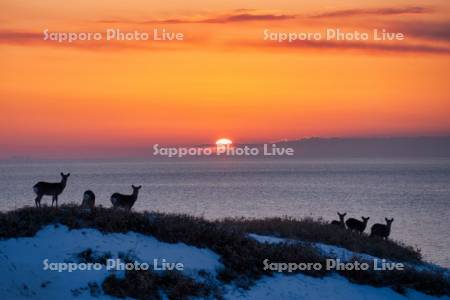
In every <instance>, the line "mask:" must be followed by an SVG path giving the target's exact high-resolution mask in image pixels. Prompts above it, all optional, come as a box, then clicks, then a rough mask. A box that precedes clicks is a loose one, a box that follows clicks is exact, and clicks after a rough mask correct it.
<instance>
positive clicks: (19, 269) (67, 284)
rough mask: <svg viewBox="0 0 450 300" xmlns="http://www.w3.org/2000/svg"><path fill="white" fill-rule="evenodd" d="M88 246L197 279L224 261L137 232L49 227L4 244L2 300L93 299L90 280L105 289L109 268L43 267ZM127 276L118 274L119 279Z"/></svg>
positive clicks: (1, 255)
mask: <svg viewBox="0 0 450 300" xmlns="http://www.w3.org/2000/svg"><path fill="white" fill-rule="evenodd" d="M88 248H91V249H92V250H93V251H95V253H98V254H105V253H111V255H112V257H113V258H117V257H118V255H119V253H128V254H130V255H131V256H132V257H135V258H136V260H138V261H139V262H150V263H152V262H153V259H155V258H156V259H160V260H162V259H165V260H166V261H167V262H181V263H183V264H184V268H185V273H187V274H188V275H192V276H195V275H196V273H197V272H198V271H199V270H205V271H207V272H210V273H214V272H216V269H218V268H221V267H222V265H221V263H220V262H219V258H220V257H219V256H218V255H217V254H216V253H214V252H212V251H210V250H208V249H199V248H196V247H192V246H188V245H186V244H182V243H178V244H169V243H163V242H160V241H158V240H157V239H155V238H153V237H150V236H146V235H142V234H138V233H133V232H129V233H127V234H121V233H112V234H102V233H101V232H99V231H98V230H95V229H80V230H69V229H68V228H67V227H65V226H58V227H55V226H47V227H45V228H43V229H42V230H40V231H39V232H38V233H37V234H36V235H35V236H34V237H31V238H17V239H8V240H3V241H0V299H20V298H29V297H32V298H35V299H63V298H65V299H71V298H75V299H88V298H91V296H90V292H89V290H87V289H85V288H86V287H88V284H89V283H90V282H97V283H98V285H99V286H101V283H102V281H103V280H104V279H105V278H106V276H108V275H109V274H111V273H110V272H111V271H108V270H106V268H104V269H102V270H100V271H97V270H91V271H80V270H77V271H73V272H70V273H69V272H67V271H63V272H58V271H51V270H44V269H43V266H44V264H43V261H44V260H45V259H49V261H50V262H76V261H77V257H76V256H77V254H78V253H80V252H82V251H84V250H86V249H88ZM123 273H124V271H117V275H118V276H121V275H123ZM83 288H84V289H83ZM105 297H106V296H105ZM106 298H108V297H106ZM94 299H98V298H94Z"/></svg>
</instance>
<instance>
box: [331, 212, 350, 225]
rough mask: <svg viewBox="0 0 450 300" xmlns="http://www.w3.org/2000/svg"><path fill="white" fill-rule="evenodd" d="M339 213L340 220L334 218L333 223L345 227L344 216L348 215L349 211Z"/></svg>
mask: <svg viewBox="0 0 450 300" xmlns="http://www.w3.org/2000/svg"><path fill="white" fill-rule="evenodd" d="M337 214H338V216H339V221H338V220H333V221H331V224H332V225H337V226H341V227H343V228H345V222H344V218H345V216H346V215H347V213H343V214H341V213H340V212H337Z"/></svg>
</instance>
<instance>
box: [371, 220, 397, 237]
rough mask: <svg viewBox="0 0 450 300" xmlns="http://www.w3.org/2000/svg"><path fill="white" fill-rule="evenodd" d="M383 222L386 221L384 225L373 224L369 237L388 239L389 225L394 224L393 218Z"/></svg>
mask: <svg viewBox="0 0 450 300" xmlns="http://www.w3.org/2000/svg"><path fill="white" fill-rule="evenodd" d="M384 220H385V221H386V225H384V224H379V223H377V224H373V226H372V228H371V229H370V231H371V232H370V236H371V237H381V238H382V239H387V238H388V237H389V235H390V234H391V225H392V222H394V218H392V219H388V218H384Z"/></svg>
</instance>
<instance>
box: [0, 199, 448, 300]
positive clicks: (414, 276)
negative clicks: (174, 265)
mask: <svg viewBox="0 0 450 300" xmlns="http://www.w3.org/2000/svg"><path fill="white" fill-rule="evenodd" d="M48 224H63V225H66V226H68V227H69V228H71V229H78V228H96V229H98V230H100V231H102V232H104V233H110V232H122V233H126V232H128V231H134V232H138V233H141V234H145V235H151V236H154V237H155V238H157V239H158V240H160V241H163V242H168V243H178V242H183V243H186V244H188V245H192V246H196V247H200V248H208V249H211V250H212V251H214V252H216V253H217V254H218V255H220V257H221V263H222V264H223V265H224V268H223V269H222V270H220V271H219V273H218V275H217V278H215V280H217V281H220V282H222V283H233V284H235V285H237V286H239V287H242V288H249V287H251V285H252V284H253V283H254V282H255V281H256V280H257V279H259V278H261V276H264V275H268V276H271V275H272V274H273V273H272V271H270V270H264V269H263V261H264V260H265V259H268V260H269V261H270V262H278V263H292V262H295V263H302V262H304V263H309V262H319V263H321V264H323V265H325V259H326V258H325V257H323V256H322V255H321V254H320V253H318V251H317V250H316V249H315V248H314V247H312V246H311V245H309V244H292V243H284V244H268V243H259V242H257V241H255V240H253V239H251V238H248V236H247V233H248V232H254V233H259V234H266V235H274V236H282V237H287V238H298V239H302V240H306V241H311V242H323V243H328V244H334V245H339V246H342V247H345V248H348V249H350V250H352V251H355V252H364V253H368V254H372V255H374V256H378V257H383V258H391V259H395V260H399V261H404V262H421V255H420V252H419V251H417V250H416V249H413V248H411V247H408V246H405V245H402V244H400V243H397V242H393V241H384V240H380V239H371V238H369V237H367V236H366V235H359V234H354V233H350V232H348V231H346V230H342V229H340V228H337V227H336V226H331V225H328V224H325V223H324V222H321V221H314V220H311V219H304V220H295V219H289V218H270V219H263V220H249V219H225V220H221V221H216V222H211V221H207V220H205V219H203V218H198V217H193V216H188V215H174V214H161V213H148V212H144V213H138V212H124V211H120V210H113V209H107V208H101V207H100V208H96V209H95V210H93V211H86V210H83V209H80V208H79V207H78V206H74V205H64V206H61V207H60V208H59V209H56V208H51V207H43V208H39V209H36V208H29V207H28V208H22V209H19V210H15V211H11V212H6V213H0V238H12V237H25V236H28V237H29V236H33V235H34V234H35V233H36V232H37V231H38V230H40V229H41V228H42V227H43V226H46V225H48ZM79 257H80V259H82V260H86V261H98V260H100V261H103V259H104V258H103V257H100V258H99V257H96V255H95V253H93V252H92V251H91V250H90V249H86V250H85V251H83V252H82V253H80V254H79ZM298 272H300V273H303V274H305V275H308V276H314V277H322V276H326V275H328V274H330V273H331V271H326V270H324V269H323V270H319V271H315V270H305V271H298ZM340 274H341V275H342V276H344V277H346V278H348V279H349V280H350V281H353V282H355V283H360V284H370V285H374V286H388V287H392V288H393V289H395V290H396V291H398V292H402V291H403V290H405V289H406V288H413V289H416V290H418V291H422V292H425V293H428V294H432V295H450V287H449V282H448V281H447V280H446V279H445V278H444V277H443V276H442V275H441V274H438V273H429V272H428V273H427V272H419V271H417V270H414V269H408V270H406V271H402V273H395V272H376V271H372V270H369V271H361V272H356V271H348V272H340ZM133 280H134V281H138V282H141V285H140V286H138V287H136V286H133V284H134V283H133ZM197 284H199V283H198V282H192V281H191V280H190V279H189V278H185V277H184V276H183V275H182V274H172V273H170V274H169V273H167V274H166V273H165V274H163V275H161V274H154V273H149V272H145V273H142V272H138V271H134V272H128V273H127V275H126V276H125V278H124V279H118V278H116V277H108V278H107V280H105V282H104V284H103V289H104V291H105V292H107V293H109V294H111V295H115V296H120V297H126V296H128V297H134V298H142V297H141V296H143V295H148V297H143V298H146V299H147V298H148V299H158V296H157V295H158V293H157V292H156V290H157V287H159V288H160V290H161V289H163V290H164V291H165V293H167V294H168V295H173V297H172V296H171V297H172V298H173V299H178V298H177V297H178V296H180V295H183V291H186V295H187V294H189V293H191V292H188V291H191V290H196V289H198V290H199V291H200V292H201V293H209V294H208V295H215V296H217V295H219V293H217V292H216V291H215V290H212V289H211V287H208V286H202V287H200V286H197ZM207 291H208V292H207ZM179 293H181V294H179ZM192 295H194V294H192ZM202 295H203V294H202ZM205 295H206V294H205ZM180 297H181V296H180ZM217 297H218V296H217Z"/></svg>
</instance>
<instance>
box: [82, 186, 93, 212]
mask: <svg viewBox="0 0 450 300" xmlns="http://www.w3.org/2000/svg"><path fill="white" fill-rule="evenodd" d="M81 207H84V208H90V209H93V208H94V207H95V194H94V192H93V191H91V190H87V191H85V192H84V194H83V202H82V203H81Z"/></svg>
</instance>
